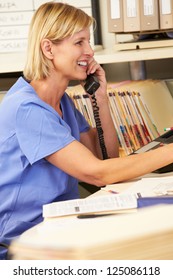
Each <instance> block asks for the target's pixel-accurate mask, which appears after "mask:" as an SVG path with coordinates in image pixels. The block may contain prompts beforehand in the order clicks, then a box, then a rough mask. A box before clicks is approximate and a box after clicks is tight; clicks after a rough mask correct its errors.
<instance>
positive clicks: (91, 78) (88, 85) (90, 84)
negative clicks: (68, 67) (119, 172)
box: [84, 74, 108, 159]
mask: <svg viewBox="0 0 173 280" xmlns="http://www.w3.org/2000/svg"><path fill="white" fill-rule="evenodd" d="M99 86H100V84H99V81H98V79H97V77H96V76H95V75H93V74H90V75H88V76H87V79H86V81H85V85H84V89H85V91H86V92H87V93H88V94H90V95H91V99H92V103H93V114H94V119H95V123H96V129H97V132H98V137H99V142H100V147H101V150H102V155H103V159H107V158H108V155H107V150H106V146H105V141H104V136H103V129H102V127H101V121H100V117H99V107H98V105H97V100H96V97H95V92H96V90H97V89H98V88H99Z"/></svg>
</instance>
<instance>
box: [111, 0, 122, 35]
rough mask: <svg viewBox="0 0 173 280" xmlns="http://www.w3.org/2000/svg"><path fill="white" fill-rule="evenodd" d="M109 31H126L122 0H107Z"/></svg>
mask: <svg viewBox="0 0 173 280" xmlns="http://www.w3.org/2000/svg"><path fill="white" fill-rule="evenodd" d="M107 14H108V31H109V32H114V33H120V32H123V31H124V25H123V3H122V0H107Z"/></svg>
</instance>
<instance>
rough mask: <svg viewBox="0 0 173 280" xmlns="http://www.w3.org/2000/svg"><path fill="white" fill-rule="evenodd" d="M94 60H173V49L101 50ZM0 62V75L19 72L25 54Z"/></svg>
mask: <svg viewBox="0 0 173 280" xmlns="http://www.w3.org/2000/svg"><path fill="white" fill-rule="evenodd" d="M95 58H96V60H97V61H98V63H100V64H111V63H123V62H133V61H141V60H143V61H146V60H156V59H165V58H173V47H161V48H152V49H139V50H123V51H115V50H114V49H113V48H110V49H102V50H97V51H95ZM0 62H1V63H0V73H13V72H21V71H23V66H24V63H25V53H1V54H0Z"/></svg>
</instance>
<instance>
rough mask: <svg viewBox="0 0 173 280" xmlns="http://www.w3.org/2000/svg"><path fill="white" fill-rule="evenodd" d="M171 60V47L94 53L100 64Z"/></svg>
mask: <svg viewBox="0 0 173 280" xmlns="http://www.w3.org/2000/svg"><path fill="white" fill-rule="evenodd" d="M165 58H173V47H162V48H152V49H139V50H123V51H115V50H114V49H113V48H112V49H103V50H101V51H97V52H95V59H96V60H97V61H98V62H99V63H100V64H110V63H121V62H130V61H141V60H155V59H165Z"/></svg>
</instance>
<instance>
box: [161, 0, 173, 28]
mask: <svg viewBox="0 0 173 280" xmlns="http://www.w3.org/2000/svg"><path fill="white" fill-rule="evenodd" d="M159 16H160V29H171V28H173V3H172V0H159Z"/></svg>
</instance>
